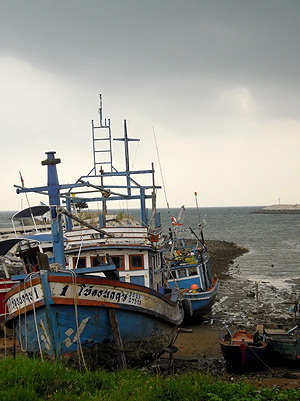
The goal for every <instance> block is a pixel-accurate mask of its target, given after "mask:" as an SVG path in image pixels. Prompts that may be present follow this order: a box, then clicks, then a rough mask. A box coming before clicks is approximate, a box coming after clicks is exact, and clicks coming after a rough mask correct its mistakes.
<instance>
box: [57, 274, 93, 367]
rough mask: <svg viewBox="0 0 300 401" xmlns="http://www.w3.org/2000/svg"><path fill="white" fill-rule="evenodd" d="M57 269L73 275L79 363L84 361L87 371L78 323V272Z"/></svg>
mask: <svg viewBox="0 0 300 401" xmlns="http://www.w3.org/2000/svg"><path fill="white" fill-rule="evenodd" d="M57 271H60V272H63V273H70V275H71V277H72V284H73V285H72V287H73V299H74V310H75V324H76V331H77V334H76V336H77V352H78V360H79V364H80V362H81V361H82V363H83V365H84V368H85V370H86V371H88V368H87V364H86V361H85V358H84V354H83V350H82V344H81V341H80V333H79V323H78V308H77V291H76V288H77V286H76V273H75V272H74V271H73V270H66V269H57Z"/></svg>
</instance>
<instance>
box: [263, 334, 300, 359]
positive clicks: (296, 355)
mask: <svg viewBox="0 0 300 401" xmlns="http://www.w3.org/2000/svg"><path fill="white" fill-rule="evenodd" d="M266 343H267V355H268V358H270V359H273V360H276V361H277V362H278V361H280V360H282V359H283V360H289V361H298V360H299V359H300V342H299V337H298V336H297V337H296V338H294V337H291V336H288V335H286V336H284V335H282V336H276V337H275V336H274V337H266Z"/></svg>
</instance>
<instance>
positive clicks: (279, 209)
mask: <svg viewBox="0 0 300 401" xmlns="http://www.w3.org/2000/svg"><path fill="white" fill-rule="evenodd" d="M252 213H255V214H300V204H299V205H298V204H296V205H272V206H266V207H263V208H261V209H258V210H256V211H255V212H252Z"/></svg>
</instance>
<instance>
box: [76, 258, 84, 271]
mask: <svg viewBox="0 0 300 401" xmlns="http://www.w3.org/2000/svg"><path fill="white" fill-rule="evenodd" d="M77 259H78V258H73V268H74V269H75V267H76V264H77V269H80V268H82V267H86V258H79V260H78V262H77Z"/></svg>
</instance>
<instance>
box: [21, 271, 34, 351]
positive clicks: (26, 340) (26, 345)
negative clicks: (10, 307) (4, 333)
mask: <svg viewBox="0 0 300 401" xmlns="http://www.w3.org/2000/svg"><path fill="white" fill-rule="evenodd" d="M30 274H31V273H30ZM26 277H28V276H26ZM25 280H26V278H25ZM25 280H24V282H23V286H24V288H23V292H24V336H25V347H23V343H22V336H21V335H22V332H21V327H22V324H21V308H20V306H19V314H18V317H19V341H20V346H21V351H22V352H26V351H27V347H28V337H27V314H26V292H25ZM20 298H21V292H20V291H19V299H20Z"/></svg>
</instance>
